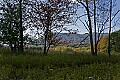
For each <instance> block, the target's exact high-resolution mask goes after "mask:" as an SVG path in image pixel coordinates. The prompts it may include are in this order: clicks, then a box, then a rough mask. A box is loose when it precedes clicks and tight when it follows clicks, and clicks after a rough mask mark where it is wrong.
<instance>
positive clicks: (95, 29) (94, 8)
mask: <svg viewBox="0 0 120 80" xmlns="http://www.w3.org/2000/svg"><path fill="white" fill-rule="evenodd" d="M94 28H95V55H97V36H96V34H97V33H96V0H94Z"/></svg>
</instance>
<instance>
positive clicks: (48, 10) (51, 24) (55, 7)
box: [28, 0, 74, 54]
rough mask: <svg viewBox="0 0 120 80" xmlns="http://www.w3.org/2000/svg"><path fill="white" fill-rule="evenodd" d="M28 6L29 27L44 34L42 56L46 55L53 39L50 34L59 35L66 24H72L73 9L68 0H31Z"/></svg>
mask: <svg viewBox="0 0 120 80" xmlns="http://www.w3.org/2000/svg"><path fill="white" fill-rule="evenodd" d="M29 4H30V6H29V14H28V16H29V19H30V23H32V24H31V26H32V28H33V27H34V29H35V28H36V29H37V31H38V30H39V31H40V32H43V33H44V34H43V35H44V54H47V52H48V50H49V47H50V45H51V41H53V39H55V37H52V36H51V35H52V33H54V32H55V33H60V32H61V31H62V30H63V29H64V28H63V27H64V26H65V25H66V24H70V23H71V22H72V15H73V14H74V9H73V7H72V4H71V1H69V0H48V1H42V0H32V1H29ZM58 31H59V32H58Z"/></svg>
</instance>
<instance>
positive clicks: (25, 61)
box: [0, 48, 120, 80]
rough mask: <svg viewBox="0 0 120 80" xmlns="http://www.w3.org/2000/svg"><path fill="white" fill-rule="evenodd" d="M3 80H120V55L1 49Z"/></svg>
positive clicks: (0, 65) (0, 79)
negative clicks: (44, 52)
mask: <svg viewBox="0 0 120 80" xmlns="http://www.w3.org/2000/svg"><path fill="white" fill-rule="evenodd" d="M62 53H63V54H62ZM0 80H120V55H117V54H116V55H112V56H111V57H108V56H107V55H105V54H104V55H98V56H92V55H91V54H85V53H77V54H66V53H65V52H61V53H58V52H50V54H48V55H43V54H40V53H35V52H34V53H32V52H31V53H27V52H24V53H18V52H16V53H15V52H10V51H9V50H8V49H5V48H1V49H0Z"/></svg>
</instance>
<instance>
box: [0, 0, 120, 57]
mask: <svg viewBox="0 0 120 80" xmlns="http://www.w3.org/2000/svg"><path fill="white" fill-rule="evenodd" d="M114 8H115V1H112V0H91V1H89V0H77V1H76V2H73V1H71V0H2V1H0V41H1V42H2V43H7V44H9V46H10V48H11V50H12V51H21V52H23V51H24V48H23V47H24V46H25V43H27V42H29V41H30V36H33V35H30V34H29V33H27V32H26V31H28V30H29V31H32V33H34V36H35V37H36V38H38V39H40V38H42V39H43V43H44V54H47V53H48V51H49V48H50V45H52V44H55V41H56V36H57V35H58V34H59V33H60V32H62V31H64V30H66V31H69V32H70V31H71V30H69V28H68V27H67V26H68V25H76V24H77V23H80V24H82V25H83V27H85V28H86V29H87V30H88V33H89V34H88V36H89V37H90V44H91V53H92V55H97V51H98V43H99V41H100V38H101V37H100V36H101V33H103V32H104V30H106V29H108V30H109V40H108V43H109V48H108V52H109V56H110V33H111V28H112V26H111V23H112V21H113V20H114V18H115V17H116V15H117V14H118V13H119V10H117V11H114V12H113V9H114ZM83 10H84V11H85V12H84V14H82V13H81V11H83ZM83 18H84V19H85V20H84V19H83ZM114 21H115V20H114ZM117 21H118V20H116V22H115V23H114V24H113V26H115V25H116V24H117ZM80 24H79V25H80ZM108 25H109V26H108ZM93 32H95V35H93V34H92V33H93ZM26 33H27V34H26ZM96 33H99V34H98V36H97V35H96ZM93 36H95V38H94V40H95V42H93ZM83 40H84V39H83ZM57 42H58V41H57Z"/></svg>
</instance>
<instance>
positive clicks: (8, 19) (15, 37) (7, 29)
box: [0, 0, 26, 51]
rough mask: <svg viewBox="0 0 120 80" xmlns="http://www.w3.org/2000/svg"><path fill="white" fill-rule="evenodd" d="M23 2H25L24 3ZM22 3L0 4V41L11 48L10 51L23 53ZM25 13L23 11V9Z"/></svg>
mask: <svg viewBox="0 0 120 80" xmlns="http://www.w3.org/2000/svg"><path fill="white" fill-rule="evenodd" d="M24 2H25V1H24ZM21 3H22V1H21V0H3V1H1V4H0V10H1V14H0V18H1V19H0V24H1V25H0V31H1V40H2V41H3V42H5V43H8V44H9V45H10V46H11V50H13V47H14V50H18V51H23V41H24V36H23V31H25V30H26V29H25V27H23V26H22V24H23V22H22V19H23V18H22V14H23V13H22V11H23V7H22V4H21ZM24 11H25V9H24Z"/></svg>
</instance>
